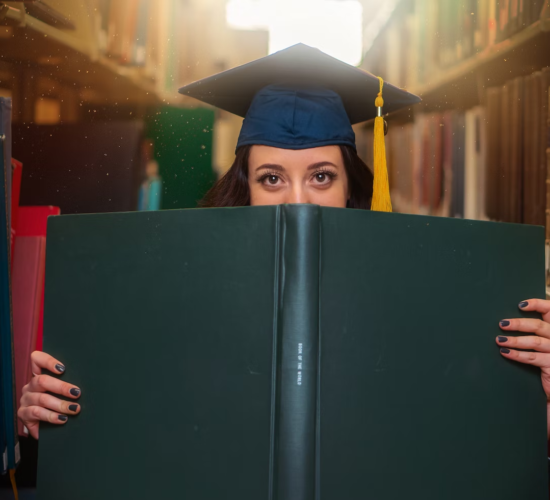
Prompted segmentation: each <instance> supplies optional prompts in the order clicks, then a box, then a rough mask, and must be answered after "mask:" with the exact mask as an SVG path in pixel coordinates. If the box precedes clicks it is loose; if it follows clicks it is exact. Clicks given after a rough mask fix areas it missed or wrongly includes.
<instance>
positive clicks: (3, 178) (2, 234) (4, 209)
mask: <svg viewBox="0 0 550 500" xmlns="http://www.w3.org/2000/svg"><path fill="white" fill-rule="evenodd" d="M0 162H1V163H0V166H1V170H2V171H1V172H0V361H1V362H0V377H1V378H0V382H1V384H0V390H1V393H0V395H1V398H2V399H1V405H0V412H1V413H2V429H1V431H0V439H1V440H2V441H3V442H2V443H0V445H1V446H2V448H3V449H2V460H1V466H2V467H1V468H2V469H4V468H6V469H9V470H10V471H13V470H14V469H15V468H16V466H17V464H18V463H19V460H20V452H19V441H18V436H17V423H16V420H17V417H16V410H15V409H16V404H15V371H14V370H15V368H14V353H13V323H12V303H11V262H10V260H11V258H10V254H11V200H10V197H11V174H12V163H11V99H8V98H5V97H0ZM4 465H5V467H4Z"/></svg>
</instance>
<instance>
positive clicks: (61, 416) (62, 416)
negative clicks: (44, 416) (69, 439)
mask: <svg viewBox="0 0 550 500" xmlns="http://www.w3.org/2000/svg"><path fill="white" fill-rule="evenodd" d="M57 418H58V419H59V420H61V422H66V421H67V418H68V417H67V415H59V416H58V417H57Z"/></svg>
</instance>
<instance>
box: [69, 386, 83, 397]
mask: <svg viewBox="0 0 550 500" xmlns="http://www.w3.org/2000/svg"><path fill="white" fill-rule="evenodd" d="M69 392H70V393H71V394H72V395H73V396H80V389H75V388H74V387H73V388H72V389H71V390H70V391H69Z"/></svg>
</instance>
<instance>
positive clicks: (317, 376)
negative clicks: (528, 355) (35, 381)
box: [38, 205, 548, 500]
mask: <svg viewBox="0 0 550 500" xmlns="http://www.w3.org/2000/svg"><path fill="white" fill-rule="evenodd" d="M46 276H47V278H46V281H47V282H46V305H45V332H44V342H45V350H46V351H47V352H49V353H51V354H52V355H54V356H56V357H58V358H59V359H60V360H61V361H63V362H64V363H65V364H66V366H67V371H66V373H65V375H64V376H63V378H65V379H67V381H70V382H72V383H75V384H76V385H78V386H79V387H80V388H81V389H82V397H81V399H80V403H81V404H82V412H81V414H80V415H79V416H77V417H71V418H70V419H69V421H68V423H67V424H66V425H64V426H42V428H41V431H40V432H41V434H40V450H39V465H38V475H39V477H38V499H39V500H54V499H55V500H61V499H69V498H71V499H73V498H78V499H79V500H92V499H93V500H96V499H98V498H101V499H102V500H114V499H117V500H118V499H132V500H145V499H151V498H186V499H193V500H218V499H220V500H221V499H228V498H235V499H239V500H260V499H265V500H319V499H321V500H342V499H345V500H369V499H372V500H403V499H405V498H407V499H409V500H440V499H442V498H445V499H446V500H464V499H466V498H467V499H469V500H472V499H479V500H491V499H494V500H497V499H498V500H517V499H518V498H529V499H530V500H543V499H546V498H547V497H548V479H547V456H546V443H547V442H546V399H545V395H544V394H543V391H542V387H541V383H540V374H539V372H538V370H537V369H534V368H532V367H528V366H523V365H519V364H515V363H514V362H512V361H509V360H506V359H504V358H503V357H502V356H501V355H500V353H499V349H498V347H497V345H496V344H495V337H496V336H497V335H498V334H499V333H500V329H499V327H498V322H499V320H500V319H502V318H510V317H518V316H526V315H527V313H523V312H521V311H519V310H518V308H517V304H518V302H520V301H521V300H524V299H527V298H533V297H544V291H545V288H544V231H543V229H542V228H541V227H527V226H521V225H512V224H501V223H490V222H475V221H470V220H456V219H443V218H433V217H422V216H411V215H401V214H386V213H373V212H369V211H360V210H350V209H336V208H322V207H318V206H315V205H283V206H270V207H245V208H225V209H196V210H173V211H161V212H143V213H112V214H100V215H68V216H60V217H54V218H50V220H49V227H48V243H47V269H46Z"/></svg>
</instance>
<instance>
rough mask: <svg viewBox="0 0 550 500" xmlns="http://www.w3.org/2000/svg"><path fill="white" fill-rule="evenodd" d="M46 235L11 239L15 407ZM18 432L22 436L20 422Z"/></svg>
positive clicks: (33, 332) (26, 376)
mask: <svg viewBox="0 0 550 500" xmlns="http://www.w3.org/2000/svg"><path fill="white" fill-rule="evenodd" d="M45 257H46V238H45V237H44V236H20V235H18V236H17V237H16V238H15V244H14V256H13V274H12V304H13V305H12V307H13V349H14V357H15V389H16V398H17V406H18V407H19V404H20V400H21V395H22V389H23V386H24V385H26V384H27V383H28V382H29V380H30V379H31V376H32V373H31V353H32V351H34V350H35V348H36V338H37V333H38V324H39V321H40V309H41V301H42V296H43V289H44V269H45ZM18 422H19V423H18V425H19V434H20V435H25V433H24V427H23V424H22V423H21V421H18Z"/></svg>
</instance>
